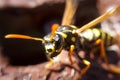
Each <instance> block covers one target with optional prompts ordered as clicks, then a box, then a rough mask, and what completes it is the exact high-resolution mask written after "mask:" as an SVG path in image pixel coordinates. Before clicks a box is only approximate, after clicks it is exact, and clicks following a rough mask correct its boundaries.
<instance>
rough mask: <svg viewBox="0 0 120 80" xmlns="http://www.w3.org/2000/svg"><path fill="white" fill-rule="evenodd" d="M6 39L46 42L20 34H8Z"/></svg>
mask: <svg viewBox="0 0 120 80" xmlns="http://www.w3.org/2000/svg"><path fill="white" fill-rule="evenodd" d="M5 38H19V39H31V40H38V41H42V42H44V40H43V39H41V38H34V37H31V36H27V35H20V34H8V35H6V36H5Z"/></svg>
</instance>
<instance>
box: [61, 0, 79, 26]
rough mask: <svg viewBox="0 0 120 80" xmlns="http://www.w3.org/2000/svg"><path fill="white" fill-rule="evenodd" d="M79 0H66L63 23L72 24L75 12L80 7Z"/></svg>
mask: <svg viewBox="0 0 120 80" xmlns="http://www.w3.org/2000/svg"><path fill="white" fill-rule="evenodd" d="M78 1H79V0H66V6H65V11H64V15H63V19H62V25H70V24H72V21H73V17H74V14H75V12H76V10H77V7H78V3H79V2H78Z"/></svg>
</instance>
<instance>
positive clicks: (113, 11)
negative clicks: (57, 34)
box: [77, 6, 120, 33]
mask: <svg viewBox="0 0 120 80" xmlns="http://www.w3.org/2000/svg"><path fill="white" fill-rule="evenodd" d="M118 12H120V6H118V7H116V8H112V9H111V10H109V11H107V12H106V13H104V14H103V15H101V16H100V17H98V18H96V19H94V20H93V21H91V22H89V23H88V24H86V25H84V26H82V27H81V28H79V29H77V32H78V33H80V32H83V31H84V30H86V29H89V28H91V27H93V26H95V25H96V24H98V23H100V22H102V21H103V20H105V19H107V18H108V17H110V16H112V15H113V14H115V13H118Z"/></svg>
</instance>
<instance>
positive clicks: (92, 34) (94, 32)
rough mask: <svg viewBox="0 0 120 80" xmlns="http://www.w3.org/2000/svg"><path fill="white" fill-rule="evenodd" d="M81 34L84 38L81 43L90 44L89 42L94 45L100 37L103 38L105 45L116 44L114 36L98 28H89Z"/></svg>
mask: <svg viewBox="0 0 120 80" xmlns="http://www.w3.org/2000/svg"><path fill="white" fill-rule="evenodd" d="M80 36H81V38H82V39H81V43H83V45H85V44H87V45H88V46H89V44H92V45H93V46H94V43H95V42H96V41H97V40H98V39H101V40H103V42H104V46H105V47H108V46H110V45H112V44H114V38H113V37H112V36H110V35H109V34H107V33H105V32H103V31H102V30H100V29H97V28H93V29H88V30H86V31H85V32H83V33H81V34H80Z"/></svg>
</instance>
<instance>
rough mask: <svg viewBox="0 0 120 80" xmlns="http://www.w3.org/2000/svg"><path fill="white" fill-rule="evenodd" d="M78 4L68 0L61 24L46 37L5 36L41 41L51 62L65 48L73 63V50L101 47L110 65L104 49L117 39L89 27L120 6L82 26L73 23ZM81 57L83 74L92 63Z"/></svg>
mask: <svg viewBox="0 0 120 80" xmlns="http://www.w3.org/2000/svg"><path fill="white" fill-rule="evenodd" d="M77 6H78V2H77V0H66V8H65V13H64V17H63V20H62V24H61V26H59V25H58V24H54V25H53V26H52V31H51V33H50V34H48V35H46V36H44V38H36V37H31V36H26V35H20V34H8V35H6V36H5V38H20V39H32V40H37V41H41V42H42V43H43V47H44V49H45V54H46V56H47V57H48V59H49V60H50V64H52V62H53V60H52V58H53V57H55V56H57V55H58V54H60V52H61V51H62V50H63V49H65V50H68V58H69V60H70V62H71V64H72V63H73V61H72V58H71V56H72V53H73V52H75V53H76V54H77V53H78V51H80V50H84V48H85V49H88V50H89V52H90V51H91V50H92V49H93V48H95V47H99V48H100V50H101V55H102V56H101V57H103V58H104V60H105V62H106V64H107V65H108V67H109V64H108V60H107V58H106V53H105V50H104V49H106V48H107V47H109V46H111V45H112V44H114V43H115V42H116V40H115V39H114V38H113V37H112V36H110V35H108V34H106V33H104V32H103V31H101V30H99V29H96V28H93V29H89V28H92V27H94V26H95V25H96V24H98V23H100V22H102V21H103V20H105V19H106V18H108V17H110V16H111V15H113V14H115V13H117V12H119V11H120V6H118V7H116V8H113V9H111V10H110V11H108V12H106V13H104V14H103V15H101V16H100V17H98V18H96V19H95V20H93V21H91V22H90V23H88V24H86V25H84V26H82V27H81V28H77V27H76V26H73V25H71V24H72V19H73V18H74V14H75V12H76V9H77ZM83 47H84V48H83ZM79 59H80V60H81V61H82V62H83V63H84V64H85V65H86V67H85V68H84V69H83V70H82V71H81V74H80V75H83V74H85V72H86V71H87V70H88V69H89V67H90V64H91V63H90V61H88V60H86V59H83V58H81V57H79ZM110 70H111V72H115V73H120V70H119V69H117V68H110Z"/></svg>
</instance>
